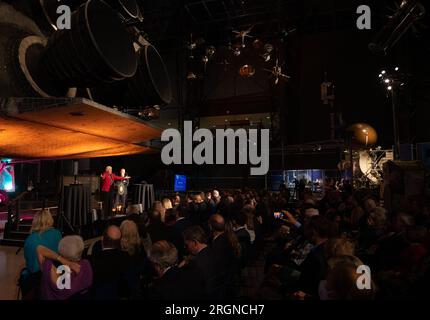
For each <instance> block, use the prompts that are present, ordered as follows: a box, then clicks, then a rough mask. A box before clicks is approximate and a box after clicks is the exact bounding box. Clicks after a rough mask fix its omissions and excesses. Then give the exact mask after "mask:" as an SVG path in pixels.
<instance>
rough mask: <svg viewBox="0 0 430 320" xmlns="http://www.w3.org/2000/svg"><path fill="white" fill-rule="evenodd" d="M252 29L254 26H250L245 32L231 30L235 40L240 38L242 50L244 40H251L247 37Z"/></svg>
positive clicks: (244, 45)
mask: <svg viewBox="0 0 430 320" xmlns="http://www.w3.org/2000/svg"><path fill="white" fill-rule="evenodd" d="M252 27H254V26H253V25H252V26H250V27H249V29H247V30H241V31H237V30H233V33H235V34H236V38H241V41H242V44H241V45H242V48H245V47H246V44H245V38H252V36H251V35H249V33H250V32H251V29H252Z"/></svg>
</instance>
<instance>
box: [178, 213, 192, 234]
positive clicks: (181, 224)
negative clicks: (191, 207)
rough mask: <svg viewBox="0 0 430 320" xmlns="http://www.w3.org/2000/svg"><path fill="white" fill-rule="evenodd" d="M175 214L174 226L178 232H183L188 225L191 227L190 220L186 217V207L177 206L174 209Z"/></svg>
mask: <svg viewBox="0 0 430 320" xmlns="http://www.w3.org/2000/svg"><path fill="white" fill-rule="evenodd" d="M176 214H177V218H176V222H175V226H174V227H175V229H176V230H177V231H178V233H180V234H183V233H184V231H185V230H186V229H187V228H188V227H191V222H190V220H189V219H188V218H187V210H186V208H182V207H178V208H177V209H176Z"/></svg>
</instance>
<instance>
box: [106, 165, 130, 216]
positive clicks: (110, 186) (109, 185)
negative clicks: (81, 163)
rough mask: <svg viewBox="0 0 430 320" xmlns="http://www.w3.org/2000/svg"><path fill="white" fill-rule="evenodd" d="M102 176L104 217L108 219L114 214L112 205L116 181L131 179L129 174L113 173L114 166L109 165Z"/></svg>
mask: <svg viewBox="0 0 430 320" xmlns="http://www.w3.org/2000/svg"><path fill="white" fill-rule="evenodd" d="M100 177H101V178H102V180H103V181H102V201H103V208H102V212H103V215H102V219H108V218H109V217H110V216H111V215H112V206H113V201H114V183H115V181H118V180H124V179H130V177H129V176H126V177H121V176H117V175H115V174H114V173H112V167H111V166H107V167H106V170H105V172H103V173H102V174H101V175H100Z"/></svg>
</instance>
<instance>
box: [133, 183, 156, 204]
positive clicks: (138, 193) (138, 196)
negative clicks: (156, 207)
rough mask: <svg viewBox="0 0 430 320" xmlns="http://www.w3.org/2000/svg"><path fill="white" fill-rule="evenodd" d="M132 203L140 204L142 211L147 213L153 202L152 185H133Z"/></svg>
mask: <svg viewBox="0 0 430 320" xmlns="http://www.w3.org/2000/svg"><path fill="white" fill-rule="evenodd" d="M133 187H134V194H133V200H134V201H133V203H134V204H140V205H141V206H142V210H143V211H148V210H149V209H150V208H151V206H152V204H153V203H154V201H155V195H154V185H152V184H147V183H138V184H133Z"/></svg>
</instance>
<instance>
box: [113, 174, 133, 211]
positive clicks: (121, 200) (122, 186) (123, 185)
mask: <svg viewBox="0 0 430 320" xmlns="http://www.w3.org/2000/svg"><path fill="white" fill-rule="evenodd" d="M120 176H121V177H122V180H118V181H116V182H115V190H116V195H115V207H116V209H117V210H119V211H120V212H123V211H124V210H125V201H126V200H127V187H128V183H129V181H130V180H129V179H127V178H130V177H127V176H126V174H125V169H124V168H122V169H121V171H120Z"/></svg>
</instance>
